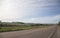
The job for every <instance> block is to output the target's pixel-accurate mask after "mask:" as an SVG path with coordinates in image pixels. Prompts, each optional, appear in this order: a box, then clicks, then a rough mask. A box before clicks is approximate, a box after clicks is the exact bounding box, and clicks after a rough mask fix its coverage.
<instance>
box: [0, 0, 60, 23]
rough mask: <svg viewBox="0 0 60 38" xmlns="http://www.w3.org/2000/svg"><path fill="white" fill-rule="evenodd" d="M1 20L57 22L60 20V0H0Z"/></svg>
mask: <svg viewBox="0 0 60 38" xmlns="http://www.w3.org/2000/svg"><path fill="white" fill-rule="evenodd" d="M0 20H2V21H5V22H12V21H15V22H16V21H21V22H26V23H57V22H58V21H60V0H0Z"/></svg>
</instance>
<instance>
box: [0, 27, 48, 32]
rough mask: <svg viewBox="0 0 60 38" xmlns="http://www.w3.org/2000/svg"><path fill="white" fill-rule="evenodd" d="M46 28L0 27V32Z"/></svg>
mask: <svg viewBox="0 0 60 38" xmlns="http://www.w3.org/2000/svg"><path fill="white" fill-rule="evenodd" d="M43 27H48V26H15V27H0V32H8V31H20V30H29V29H34V28H43Z"/></svg>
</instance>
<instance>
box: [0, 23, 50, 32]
mask: <svg viewBox="0 0 60 38" xmlns="http://www.w3.org/2000/svg"><path fill="white" fill-rule="evenodd" d="M48 26H50V25H48V24H33V23H23V22H12V23H9V22H0V32H8V31H20V30H28V29H34V28H43V27H48Z"/></svg>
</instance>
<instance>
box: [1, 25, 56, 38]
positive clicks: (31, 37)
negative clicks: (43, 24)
mask: <svg viewBox="0 0 60 38" xmlns="http://www.w3.org/2000/svg"><path fill="white" fill-rule="evenodd" d="M53 31H56V26H50V27H47V28H37V29H31V30H23V31H15V32H4V33H0V37H1V38H48V37H49V36H50V34H51V33H52V32H53Z"/></svg>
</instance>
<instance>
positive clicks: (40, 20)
mask: <svg viewBox="0 0 60 38" xmlns="http://www.w3.org/2000/svg"><path fill="white" fill-rule="evenodd" d="M21 21H23V22H27V23H52V24H53V23H58V22H59V21H60V15H56V16H50V17H36V18H30V19H24V20H21Z"/></svg>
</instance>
